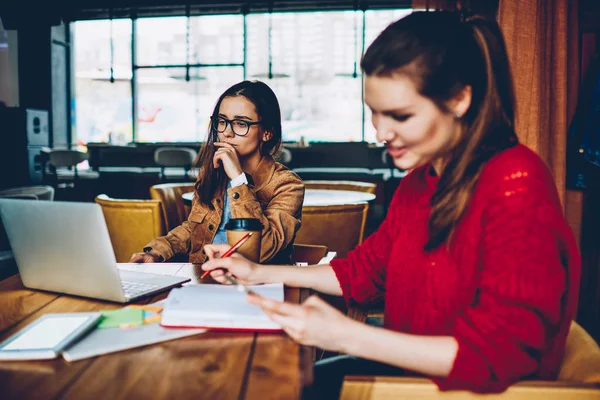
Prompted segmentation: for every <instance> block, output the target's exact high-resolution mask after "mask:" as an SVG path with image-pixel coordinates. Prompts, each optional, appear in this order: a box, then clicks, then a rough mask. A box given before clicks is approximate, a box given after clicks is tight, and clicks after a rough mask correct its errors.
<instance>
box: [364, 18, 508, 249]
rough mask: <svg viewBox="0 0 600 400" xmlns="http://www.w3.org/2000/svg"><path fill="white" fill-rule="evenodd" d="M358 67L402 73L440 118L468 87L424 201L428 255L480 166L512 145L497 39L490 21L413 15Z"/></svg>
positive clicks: (452, 222) (465, 200)
mask: <svg viewBox="0 0 600 400" xmlns="http://www.w3.org/2000/svg"><path fill="white" fill-rule="evenodd" d="M361 67H362V69H363V71H364V72H365V74H367V75H371V76H393V75H395V74H406V75H407V76H408V77H409V78H410V79H412V80H413V82H414V83H415V86H416V87H417V90H418V91H419V93H420V94H421V95H423V96H425V97H427V98H429V99H430V100H432V101H433V102H434V103H435V104H436V106H437V107H438V108H439V109H440V110H442V111H443V112H451V111H450V110H449V109H448V106H447V104H448V101H449V100H451V99H453V98H454V97H455V96H457V95H458V94H459V93H460V92H461V91H462V90H463V89H464V88H465V87H467V86H470V87H471V96H472V98H471V104H470V106H469V108H468V110H467V112H466V113H465V114H464V115H463V116H461V117H460V123H461V126H462V129H461V134H460V137H459V140H458V142H457V144H456V145H455V146H454V147H453V148H452V149H449V152H448V154H447V155H446V156H445V157H444V159H445V166H444V170H443V172H442V174H441V176H440V180H439V182H438V185H437V187H436V190H435V192H434V194H433V196H432V197H431V207H432V210H431V215H430V217H429V238H428V241H427V243H426V244H425V251H431V250H434V249H435V248H437V247H439V246H440V245H441V244H443V243H447V242H448V241H449V238H451V236H452V233H453V232H454V228H455V226H456V224H457V223H458V222H459V220H460V219H461V218H462V216H463V215H464V213H465V211H466V209H467V207H468V204H469V201H470V199H471V196H472V194H473V191H474V189H475V186H476V185H477V181H478V180H479V176H480V175H481V171H482V170H483V167H484V165H485V164H486V162H487V161H489V159H490V158H492V157H493V156H494V155H495V154H498V153H499V152H501V151H503V150H504V149H506V148H509V147H512V146H514V145H516V144H517V143H518V141H517V137H516V135H515V132H514V89H513V83H512V78H511V74H510V67H509V62H508V56H507V52H506V45H505V43H504V39H503V38H502V33H501V31H500V28H499V26H498V24H497V23H496V22H495V21H487V20H484V19H481V18H471V19H468V20H466V21H465V20H463V18H462V17H461V15H460V14H458V13H456V12H448V11H435V12H414V13H412V14H410V15H408V16H407V17H405V18H403V19H400V20H399V21H396V22H395V23H393V24H391V25H389V26H388V27H387V28H386V29H385V30H384V31H383V32H382V33H381V34H380V35H379V36H378V37H377V39H375V41H374V42H373V44H371V46H369V48H368V49H367V51H366V53H365V55H364V56H363V59H362V61H361Z"/></svg>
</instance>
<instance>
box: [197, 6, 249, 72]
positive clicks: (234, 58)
mask: <svg viewBox="0 0 600 400" xmlns="http://www.w3.org/2000/svg"><path fill="white" fill-rule="evenodd" d="M243 61H244V17H243V16H242V15H211V16H202V17H192V18H190V64H241V63H242V62H243Z"/></svg>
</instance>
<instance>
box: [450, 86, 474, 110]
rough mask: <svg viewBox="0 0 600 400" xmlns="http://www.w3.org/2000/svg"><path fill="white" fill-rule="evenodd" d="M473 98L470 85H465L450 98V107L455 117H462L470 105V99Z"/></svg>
mask: <svg viewBox="0 0 600 400" xmlns="http://www.w3.org/2000/svg"><path fill="white" fill-rule="evenodd" d="M472 98H473V89H472V88H471V86H470V85H467V86H465V87H464V88H462V90H461V91H460V92H459V93H458V94H457V95H456V96H454V98H453V99H452V100H450V109H451V110H452V112H453V113H454V115H456V116H457V117H459V118H460V117H462V116H463V115H465V114H466V113H467V110H468V109H469V107H471V99H472Z"/></svg>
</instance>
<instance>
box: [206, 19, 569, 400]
mask: <svg viewBox="0 0 600 400" xmlns="http://www.w3.org/2000/svg"><path fill="white" fill-rule="evenodd" d="M361 67H362V70H363V72H364V74H365V103H366V104H367V105H368V106H369V108H370V109H371V111H372V122H373V125H374V127H375V129H376V130H377V139H378V140H379V141H381V142H384V143H385V144H386V147H387V150H388V153H389V155H390V156H391V157H392V158H393V162H394V164H395V165H396V166H397V167H398V168H401V169H403V170H410V173H409V174H408V175H407V176H406V177H405V178H403V180H402V182H401V183H400V186H399V187H398V190H397V191H396V193H395V194H394V197H393V199H392V201H391V204H390V207H389V209H388V211H387V215H386V218H385V220H384V221H383V223H382V224H381V226H380V227H379V229H378V231H377V232H375V233H374V234H373V235H371V236H370V237H369V238H367V239H366V240H365V241H364V242H363V243H362V244H361V245H359V246H358V247H357V248H356V249H354V250H353V251H351V252H350V253H348V256H347V258H346V259H334V260H332V261H331V262H330V263H329V264H327V265H317V266H312V267H302V268H300V267H294V266H273V265H270V266H269V267H268V268H265V267H263V266H261V265H259V264H256V263H252V262H249V261H248V260H246V259H245V258H244V257H242V256H241V255H237V254H236V255H234V256H232V257H229V258H223V259H221V258H215V257H214V256H215V254H216V253H220V252H223V251H225V250H226V249H227V248H228V246H226V245H208V246H207V247H206V252H207V253H208V254H209V257H210V258H211V260H210V261H208V262H207V263H205V264H204V265H203V266H202V268H203V269H204V270H206V271H211V275H212V276H213V278H215V279H216V280H218V281H219V282H225V281H224V277H223V274H224V273H225V271H228V272H229V273H231V274H233V275H235V276H236V277H237V278H238V280H240V281H242V282H244V283H246V284H257V283H269V282H283V283H285V284H286V285H289V286H295V287H308V288H312V289H314V290H316V291H320V292H322V293H326V294H330V295H338V296H344V297H345V299H346V300H347V302H348V304H349V305H360V306H367V307H368V306H369V305H371V304H375V303H377V302H379V301H381V300H385V312H384V316H385V317H384V326H383V327H375V326H369V325H366V324H363V323H360V322H357V321H354V320H352V319H350V318H348V317H347V316H346V315H343V314H342V313H340V312H339V311H338V310H336V309H334V308H333V307H331V306H330V305H328V304H327V303H325V302H324V301H323V300H321V299H320V298H319V297H316V296H312V297H310V298H308V299H307V300H306V301H305V302H304V303H303V304H291V303H281V302H277V301H274V300H269V299H265V298H262V297H259V296H256V295H250V296H249V298H248V299H249V301H250V302H251V303H253V304H256V305H258V306H260V307H261V308H262V309H263V310H264V312H265V313H266V314H267V315H269V316H270V317H271V319H273V321H275V322H277V323H278V324H280V325H281V326H282V328H283V329H284V330H285V331H286V332H287V333H288V334H289V335H290V336H291V337H292V338H293V339H295V340H297V341H299V342H300V343H302V344H306V345H311V346H317V347H320V348H322V349H325V350H331V351H335V352H340V353H343V354H345V355H343V356H338V357H332V358H331V359H328V360H322V361H321V362H319V363H317V365H316V367H315V371H314V372H315V375H314V376H315V384H314V386H313V389H315V390H316V391H317V393H318V394H315V393H313V394H311V395H310V396H308V397H307V398H311V399H313V398H315V399H316V398H324V399H335V398H337V395H338V394H339V390H340V387H341V385H342V379H343V377H344V375H346V374H352V375H364V374H367V375H402V374H405V373H408V374H421V375H425V376H428V377H431V378H432V379H433V380H434V381H435V382H436V383H437V385H438V386H439V388H440V389H441V390H450V389H467V390H471V391H476V392H497V391H502V390H504V389H506V388H507V387H508V386H509V385H511V384H512V383H514V382H516V381H519V380H525V379H544V380H552V379H556V377H557V374H558V371H559V367H560V364H561V360H562V357H563V352H564V348H565V342H566V337H567V333H568V332H569V327H570V325H571V321H572V320H573V318H574V316H575V312H576V310H577V296H578V292H579V279H580V258H579V254H578V249H577V245H576V243H575V240H574V238H573V234H572V232H571V230H570V228H569V225H568V224H567V221H566V219H565V217H564V215H563V208H562V205H561V203H560V200H559V196H558V193H557V191H556V186H555V183H554V179H553V177H552V175H551V173H550V171H549V170H548V167H547V166H546V165H545V164H544V162H543V161H542V160H541V159H540V157H539V156H538V155H536V154H535V153H534V152H533V151H531V150H529V149H528V148H526V147H525V146H523V145H520V144H519V143H518V140H517V136H516V134H515V131H514V112H513V109H514V101H513V85H512V80H511V76H510V68H509V63H508V57H507V53H506V47H505V44H504V40H503V38H502V33H501V31H500V28H499V27H498V24H497V23H496V22H495V21H485V20H482V19H479V18H475V19H469V20H466V21H465V20H463V19H462V18H460V17H459V16H458V15H456V14H453V13H448V12H414V13H412V14H411V15H409V16H407V17H405V18H403V19H401V20H399V21H397V22H395V23H393V24H391V25H390V26H388V27H387V28H386V29H385V30H384V31H383V32H382V33H381V34H380V35H379V36H378V37H377V39H375V41H374V42H373V44H371V45H370V47H369V48H368V50H367V51H366V53H365V55H364V56H363V59H362V62H361ZM224 270H225V271H224ZM319 395H321V396H320V397H319Z"/></svg>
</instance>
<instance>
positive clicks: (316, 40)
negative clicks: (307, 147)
mask: <svg viewBox="0 0 600 400" xmlns="http://www.w3.org/2000/svg"><path fill="white" fill-rule="evenodd" d="M408 12H410V10H377V11H366V12H363V11H337V12H301V13H273V14H249V15H246V16H244V15H215V16H192V17H189V18H186V17H163V18H139V19H135V20H130V19H126V20H124V19H119V20H117V19H115V20H99V21H81V22H75V23H73V24H72V25H73V29H72V32H73V36H74V37H73V42H74V46H73V51H74V60H75V78H76V80H75V82H76V86H75V95H74V102H73V104H74V107H75V110H74V114H73V115H74V116H75V123H74V128H75V132H74V135H75V136H76V137H77V138H78V141H79V142H80V143H87V142H98V141H101V142H108V141H111V142H113V143H117V144H125V143H127V142H131V141H136V142H176V141H186V142H189V141H202V140H204V138H205V135H206V130H207V126H208V118H209V116H210V114H211V113H212V110H213V107H214V104H215V102H216V100H217V98H218V96H219V95H220V94H221V93H222V92H223V91H224V90H225V89H227V88H228V87H229V86H231V85H232V84H234V83H236V82H239V81H241V80H243V79H244V78H245V79H258V80H262V81H264V82H266V83H267V84H268V85H269V86H270V87H271V88H272V89H273V90H274V92H275V93H276V94H277V97H278V99H279V102H280V105H281V111H282V119H283V135H284V140H285V141H297V140H300V139H304V140H306V141H343V142H345V141H360V140H367V141H371V142H372V141H374V140H375V135H374V130H373V128H372V125H371V122H370V115H369V114H368V110H366V109H365V107H364V105H363V103H362V90H363V82H362V75H361V73H360V66H359V63H360V56H361V54H362V50H363V48H364V47H366V46H367V45H368V44H370V42H371V41H372V40H373V39H374V38H375V36H376V35H377V34H378V33H379V32H380V31H381V30H382V29H383V28H385V26H387V24H389V23H390V22H391V21H394V20H396V19H398V18H399V17H401V16H402V15H405V14H407V13H408Z"/></svg>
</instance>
